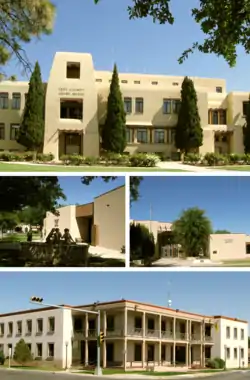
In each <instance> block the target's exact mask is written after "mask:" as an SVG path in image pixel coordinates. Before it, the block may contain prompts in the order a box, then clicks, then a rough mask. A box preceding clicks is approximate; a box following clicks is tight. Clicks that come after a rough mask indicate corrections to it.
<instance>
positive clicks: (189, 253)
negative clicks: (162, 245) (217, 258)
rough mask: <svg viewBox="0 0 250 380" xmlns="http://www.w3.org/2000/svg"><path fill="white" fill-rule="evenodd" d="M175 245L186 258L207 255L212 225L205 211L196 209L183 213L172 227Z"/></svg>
mask: <svg viewBox="0 0 250 380" xmlns="http://www.w3.org/2000/svg"><path fill="white" fill-rule="evenodd" d="M172 231H173V235H174V240H175V242H176V244H180V245H181V246H182V249H183V251H184V253H185V256H186V257H198V256H199V255H200V254H203V255H205V256H207V255H208V247H209V238H210V234H211V233H212V225H211V222H210V220H209V219H208V217H207V216H206V215H205V211H203V210H200V209H199V208H197V207H194V208H190V209H187V210H185V211H183V213H182V214H181V216H180V218H179V219H177V220H176V221H175V222H174V223H173V225H172Z"/></svg>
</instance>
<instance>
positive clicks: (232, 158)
mask: <svg viewBox="0 0 250 380" xmlns="http://www.w3.org/2000/svg"><path fill="white" fill-rule="evenodd" d="M227 158H228V162H229V163H230V164H240V163H244V155H243V154H234V153H232V154H229V155H228V156H227Z"/></svg>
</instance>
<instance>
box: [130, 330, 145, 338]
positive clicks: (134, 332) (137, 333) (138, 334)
mask: <svg viewBox="0 0 250 380" xmlns="http://www.w3.org/2000/svg"><path fill="white" fill-rule="evenodd" d="M127 335H128V336H134V337H141V338H142V337H143V330H142V329H137V328H135V329H132V330H128V332H127Z"/></svg>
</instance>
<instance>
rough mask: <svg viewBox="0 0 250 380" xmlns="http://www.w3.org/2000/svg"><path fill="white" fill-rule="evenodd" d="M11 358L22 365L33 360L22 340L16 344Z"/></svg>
mask: <svg viewBox="0 0 250 380" xmlns="http://www.w3.org/2000/svg"><path fill="white" fill-rule="evenodd" d="M13 358H14V360H15V361H16V362H17V363H20V364H22V365H23V364H25V363H27V362H30V361H32V360H33V358H32V354H31V352H30V349H29V347H28V346H27V344H26V343H25V341H24V340H23V339H21V340H19V342H18V343H17V344H16V347H15V352H14V357H13Z"/></svg>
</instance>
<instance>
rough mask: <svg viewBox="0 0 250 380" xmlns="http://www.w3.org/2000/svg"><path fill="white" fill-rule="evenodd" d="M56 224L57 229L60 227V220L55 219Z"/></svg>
mask: <svg viewBox="0 0 250 380" xmlns="http://www.w3.org/2000/svg"><path fill="white" fill-rule="evenodd" d="M54 224H55V228H57V227H58V226H59V219H55V220H54Z"/></svg>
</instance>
